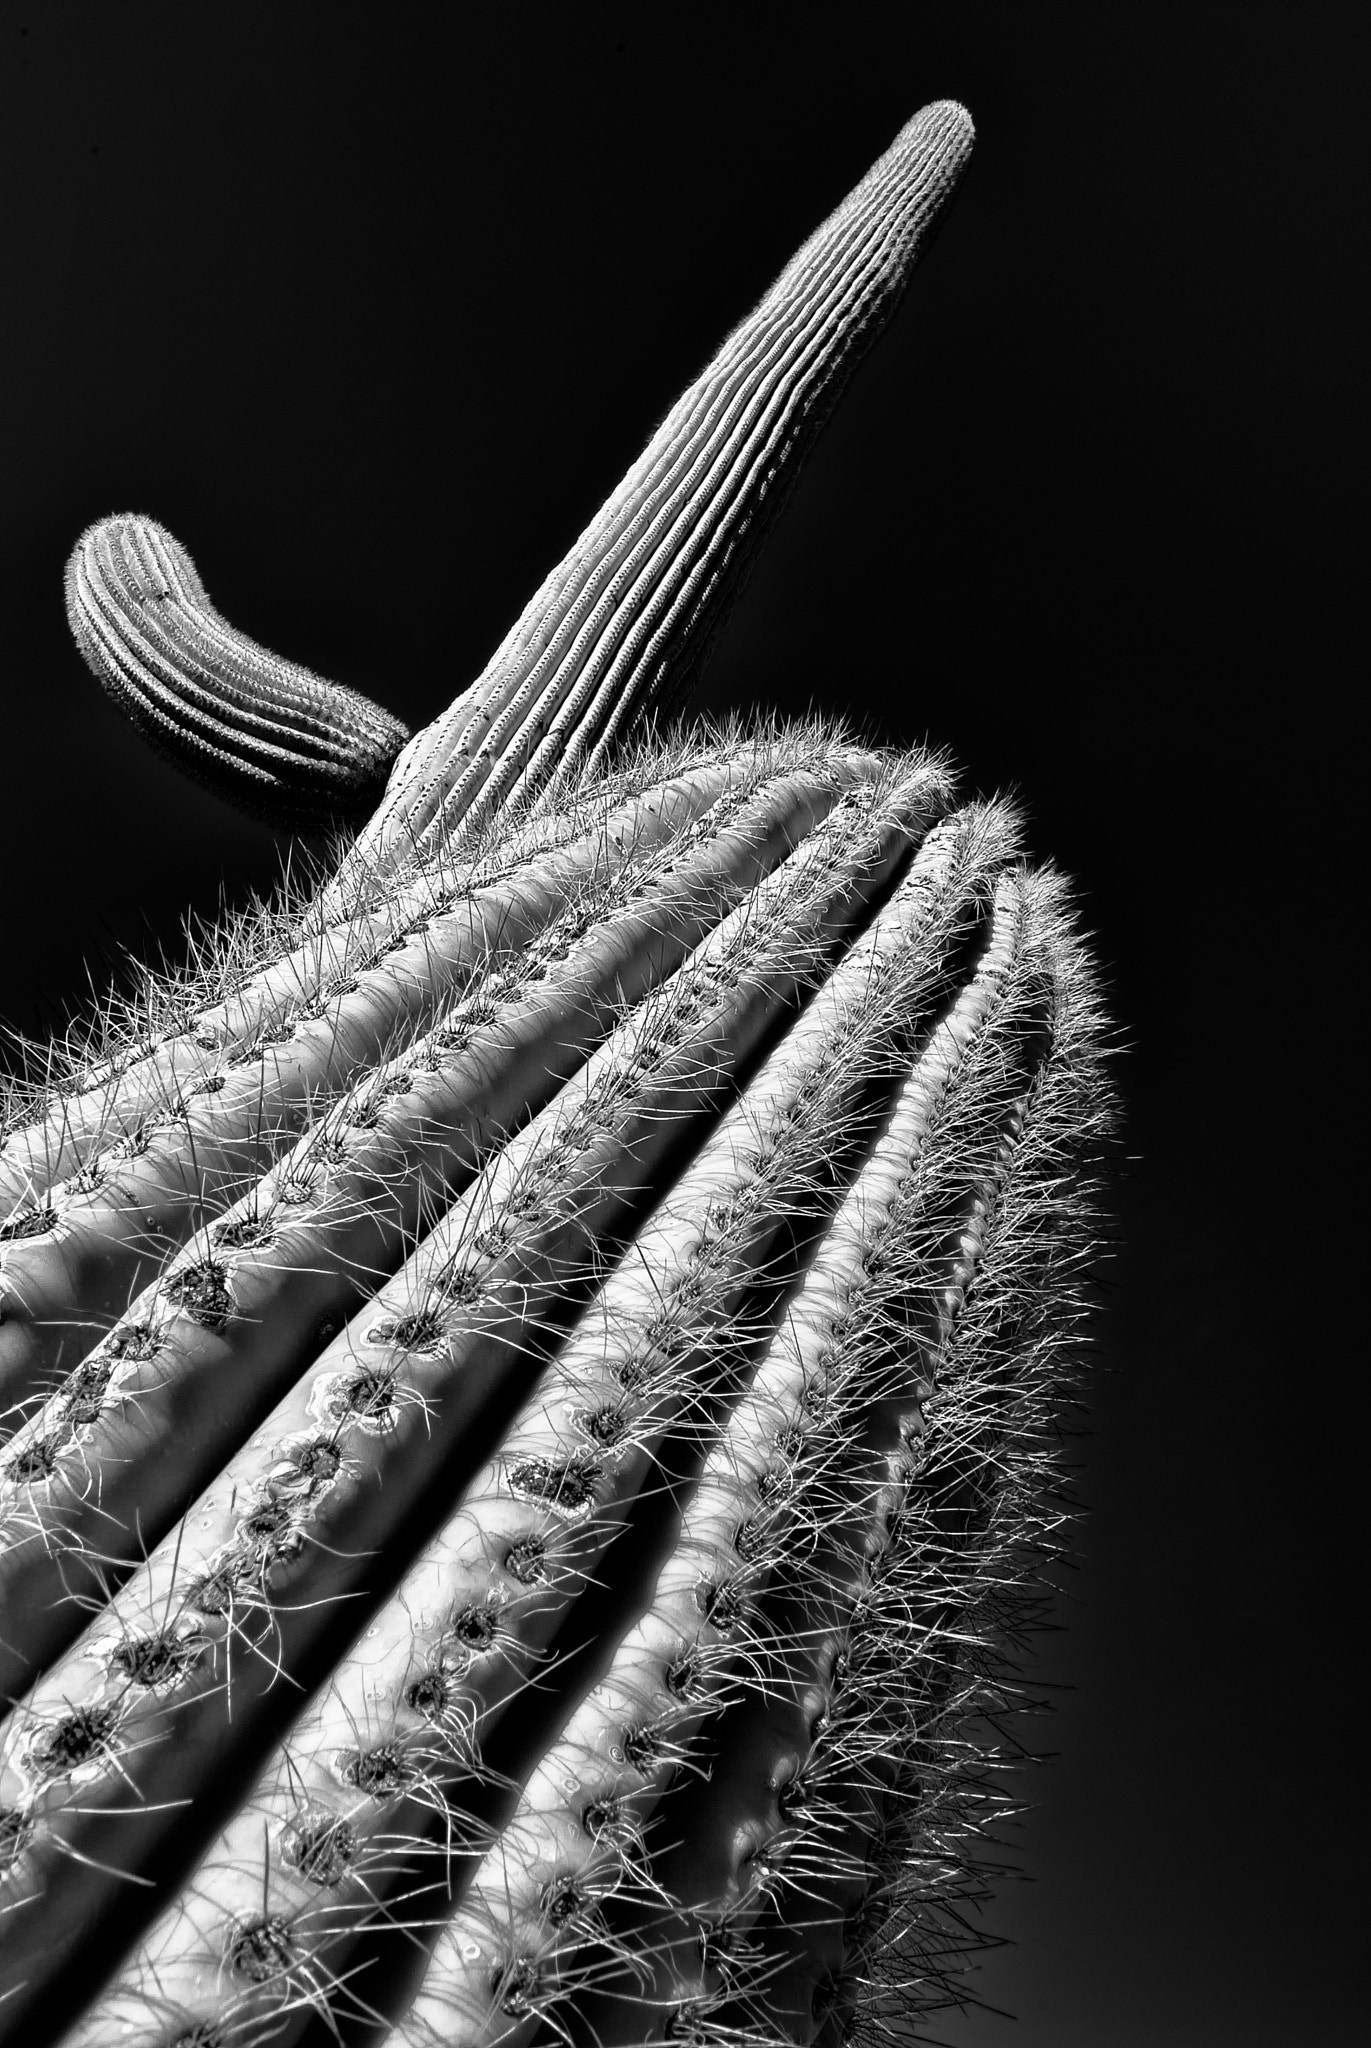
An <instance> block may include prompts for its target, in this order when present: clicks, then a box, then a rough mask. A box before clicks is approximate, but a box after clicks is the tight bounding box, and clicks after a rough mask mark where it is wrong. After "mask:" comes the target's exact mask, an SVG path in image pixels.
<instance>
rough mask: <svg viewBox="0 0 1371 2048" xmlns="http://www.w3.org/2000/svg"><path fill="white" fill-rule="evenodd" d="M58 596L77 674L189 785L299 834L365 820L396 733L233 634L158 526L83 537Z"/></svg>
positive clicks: (151, 523) (344, 696)
mask: <svg viewBox="0 0 1371 2048" xmlns="http://www.w3.org/2000/svg"><path fill="white" fill-rule="evenodd" d="M66 588H67V618H68V621H69V622H70V625H71V630H72V634H73V636H74V637H75V640H76V644H77V646H78V647H79V648H80V650H81V652H82V654H83V655H84V656H85V658H86V661H87V664H88V665H89V667H90V668H91V670H92V671H93V672H94V674H95V675H96V676H97V677H98V679H99V680H100V682H101V683H103V685H104V687H105V689H106V690H107V691H108V693H109V695H110V696H111V697H112V698H113V699H114V701H115V702H116V703H117V704H118V705H119V706H120V708H121V710H123V711H125V712H127V714H128V716H129V717H130V718H131V719H132V720H133V723H134V724H135V725H136V726H137V727H138V729H139V731H140V732H141V733H143V734H144V735H145V736H146V738H148V739H149V740H151V742H152V744H153V745H154V746H155V747H156V748H157V750H158V752H159V753H162V754H165V755H166V756H167V757H168V759H169V760H171V761H174V762H175V764H176V766H177V767H178V768H181V769H183V770H184V771H185V773H186V774H187V775H190V776H192V777H193V778H194V779H195V781H197V782H199V783H202V784H203V785H204V787H205V788H206V789H211V790H213V791H214V793H215V795H216V796H223V797H227V798H228V800H229V801H230V802H231V803H236V804H237V805H238V806H239V807H240V808H241V809H243V810H245V811H251V812H253V813H254V814H255V815H256V816H258V817H262V818H266V819H269V820H271V821H272V822H273V823H276V824H284V825H290V826H292V827H293V828H295V829H296V830H301V829H307V828H309V827H311V826H318V825H325V824H331V823H341V822H359V821H360V820H361V819H363V818H365V817H366V816H367V814H368V812H369V811H370V810H371V809H372V807H373V805H374V804H375V803H376V801H377V799H378V798H379V797H380V795H381V793H382V791H383V790H384V788H385V784H386V777H387V776H388V774H389V773H390V769H391V766H392V764H393V762H394V760H395V758H396V756H397V754H398V753H399V751H400V749H401V747H402V746H403V745H404V743H405V741H406V740H407V739H408V737H409V733H408V731H407V729H406V727H405V726H404V725H402V724H401V722H400V720H399V719H398V718H394V717H392V715H391V714H390V712H388V711H383V710H382V709H381V707H380V705H379V704H373V703H372V702H371V700H370V699H369V698H367V697H363V696H362V695H361V694H360V693H359V692H358V691H356V690H349V689H347V688H346V687H345V686H344V685H343V684H341V683H331V682H326V681H325V680H324V678H323V677H322V676H316V675H314V674H312V673H311V671H310V670H309V669H307V668H301V667H300V665H299V663H298V662H293V661H283V660H282V658H281V657H280V655H277V654H270V653H268V651H267V650H266V648H264V647H259V646H257V645H256V643H255V642H254V641H252V640H249V639H248V638H247V636H246V635H245V634H243V633H239V632H236V631H235V630H234V628H233V627H232V626H230V625H229V624H228V622H227V620H225V619H222V618H221V617H220V616H219V614H218V612H216V611H215V609H214V607H213V605H212V604H211V603H210V601H209V598H208V596H207V595H206V592H205V586H204V584H203V583H202V582H201V580H200V577H199V574H198V572H197V570H196V567H195V564H194V562H192V560H191V558H190V556H189V555H188V554H187V553H186V551H185V549H184V548H183V547H182V546H181V545H180V543H179V542H178V541H176V540H174V539H173V538H172V536H171V535H170V534H169V533H168V532H167V530H166V528H165V527H164V526H159V525H157V523H156V521H155V520H151V519H143V518H140V517H139V516H138V515H137V514H136V513H122V514H117V515H115V516H114V517H113V518H109V519H102V520H100V521H98V522H97V524H96V525H94V526H90V527H87V529H86V531H85V532H84V533H83V534H82V536H81V538H80V540H79V541H78V542H77V543H76V546H75V548H74V549H73V551H72V555H71V559H70V561H69V562H68V564H67V576H66Z"/></svg>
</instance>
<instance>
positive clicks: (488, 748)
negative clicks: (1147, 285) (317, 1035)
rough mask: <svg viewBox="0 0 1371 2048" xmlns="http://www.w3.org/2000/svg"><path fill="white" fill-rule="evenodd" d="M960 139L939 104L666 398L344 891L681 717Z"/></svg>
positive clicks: (410, 750) (921, 239)
mask: <svg viewBox="0 0 1371 2048" xmlns="http://www.w3.org/2000/svg"><path fill="white" fill-rule="evenodd" d="M972 139H973V129H972V124H971V119H970V116H969V115H968V114H967V112H966V109H965V108H964V107H961V106H958V105H957V104H956V102H955V101H951V100H940V101H937V102H936V103H934V104H933V105H931V106H927V107H925V108H924V109H923V110H922V111H921V112H920V113H918V114H916V115H915V116H914V118H913V120H911V121H910V122H908V123H907V125H906V126H905V127H904V128H902V129H901V131H900V133H899V135H897V136H896V138H895V141H894V142H893V143H892V144H891V146H890V148H889V149H888V150H887V152H886V154H885V155H884V156H883V157H881V158H879V159H878V161H877V162H876V163H875V165H873V167H872V169H871V170H870V171H869V172H868V173H867V175H866V177H865V178H863V179H862V180H861V182H860V183H859V184H858V185H857V186H856V187H855V188H854V189H853V191H852V192H851V193H849V195H848V197H847V198H846V199H845V200H844V201H843V202H842V204H841V205H840V206H839V207H838V209H837V210H836V212H835V213H833V214H832V215H831V216H830V218H829V219H828V220H827V221H825V222H824V224H823V226H822V227H821V228H819V229H818V230H817V232H816V233H815V234H814V235H812V236H811V237H810V239H809V241H808V242H806V243H805V244H804V246H803V247H802V248H801V249H800V251H799V252H798V254H797V255H796V256H795V257H794V258H793V259H792V260H791V262H790V263H789V264H788V265H787V266H786V268H785V270H784V271H782V273H781V275H780V277H779V278H778V279H777V280H776V282H775V284H774V285H773V286H772V287H771V290H770V291H769V292H767V293H766V295H765V296H764V297H763V299H762V300H761V302H760V303H759V305H758V306H757V307H756V309H755V311H753V312H752V313H751V314H750V315H749V316H748V317H747V319H745V320H744V321H743V322H742V324H741V325H740V326H739V327H737V328H736V329H735V330H734V332H733V333H732V334H731V335H730V336H729V338H728V339H727V341H725V343H724V344H723V347H722V348H721V349H720V350H719V352H718V354H717V355H716V356H715V358H714V360H713V362H711V363H710V365H709V366H708V368H707V369H705V370H704V371H703V372H702V374H701V375H700V377H699V378H698V379H697V380H696V382H695V383H694V384H693V385H691V387H690V388H689V389H688V390H687V391H686V392H685V393H684V394H683V396H682V397H681V398H679V399H678V400H677V402H676V404H675V405H674V406H673V407H672V408H671V411H670V412H669V413H668V414H667V416H666V418H665V419H664V420H663V422H662V424H661V426H660V427H659V428H658V429H657V431H656V433H655V434H654V435H653V436H652V439H651V440H650V441H649V443H648V445H647V447H646V448H645V449H644V451H643V453H642V455H641V456H640V457H639V459H638V461H637V462H636V463H635V464H634V465H633V467H632V469H631V470H630V471H629V472H628V475H627V476H626V477H625V478H624V481H623V483H622V484H621V485H620V486H619V488H618V490H616V491H615V493H614V494H613V496H612V497H611V498H610V499H609V501H608V503H607V504H606V505H605V507H604V509H603V510H602V511H601V512H600V513H599V514H598V515H597V517H596V518H595V519H594V520H592V522H591V524H590V525H589V526H588V527H587V528H586V530H585V532H584V533H583V534H582V535H581V537H580V539H579V540H578V541H577V542H576V543H575V545H574V546H573V548H572V550H571V552H570V554H569V555H568V556H567V557H566V559H565V560H564V561H563V562H562V563H561V564H560V565H559V566H558V568H556V569H555V570H554V571H553V573H552V574H551V575H550V576H549V577H548V579H547V581H546V582H545V583H544V584H543V586H542V588H541V589H540V590H539V591H538V592H537V593H536V595H535V596H534V597H533V598H532V599H531V601H530V602H529V604H528V606H527V608H526V609H525V611H524V613H523V616H522V617H521V618H520V619H519V621H518V622H517V624H516V625H515V626H514V628H513V629H512V631H511V632H510V634H509V636H508V637H507V639H506V640H505V641H504V642H503V643H502V645H501V646H500V647H499V648H498V649H497V651H496V653H495V655H494V656H493V657H492V659H491V661H490V663H489V665H488V666H487V668H486V669H485V671H484V673H483V674H482V675H481V676H480V677H479V678H478V679H477V681H476V682H475V683H474V684H473V685H472V687H471V688H470V689H469V690H468V691H466V692H465V693H464V694H463V695H462V696H460V697H459V698H458V699H457V700H456V702H455V703H454V704H453V705H452V707H451V709H450V710H448V711H446V712H444V713H443V714H442V715H441V717H439V718H437V719H435V720H434V722H433V723H432V724H431V725H429V726H426V727H425V728H424V729H423V730H422V731H421V732H419V733H417V734H416V735H415V737H414V739H412V740H411V741H410V742H409V744H408V746H407V747H406V748H405V750H404V752H403V753H402V754H401V756H400V759H399V761H398V762H397V764H396V767H395V771H394V773H393V775H392V777H391V781H390V785H389V788H388V789H387V792H386V795H385V798H384V800H383V802H382V803H381V805H380V807H379V809H378V810H377V812H376V814H375V816H374V817H373V818H372V819H371V821H370V823H369V824H368V825H367V826H366V828H365V829H364V831H363V832H362V833H361V834H360V835H359V837H358V840H357V843H356V846H355V847H354V849H353V851H352V853H351V854H350V855H349V856H348V858H347V860H346V861H345V862H344V865H343V869H342V876H343V878H347V877H348V876H350V875H351V874H352V873H353V872H354V871H355V869H356V868H357V867H359V866H361V867H363V868H364V869H365V868H371V869H374V870H375V871H376V872H378V873H382V874H388V873H391V872H394V871H395V870H396V869H397V867H403V865H404V864H406V863H407V862H409V861H411V860H414V859H421V858H424V857H426V856H427V855H428V854H430V853H431V852H432V850H433V848H434V847H435V846H436V845H438V844H440V843H441V841H442V838H443V836H444V835H445V834H446V833H448V832H450V831H451V829H452V826H453V824H454V823H455V821H456V820H457V819H459V818H461V817H462V816H464V815H465V814H466V813H467V811H468V810H469V809H470V808H471V807H472V806H473V805H479V806H481V807H488V806H490V805H493V804H497V803H500V802H502V801H504V800H505V798H506V797H507V796H508V795H509V793H510V792H511V790H513V789H515V788H516V787H518V786H519V785H520V783H532V784H533V785H535V786H536V785H539V784H541V783H543V782H544V781H548V780H551V781H552V782H553V783H554V784H556V783H558V782H561V783H565V784H567V785H571V784H574V781H575V779H576V777H577V776H579V775H580V774H582V773H583V772H585V770H586V769H587V768H590V767H593V766H594V764H595V762H596V761H597V759H598V758H599V757H600V755H601V754H602V752H603V751H604V749H605V748H606V747H607V746H608V745H609V744H610V742H611V741H612V740H613V739H614V737H615V735H616V733H617V732H618V731H619V729H620V728H621V726H622V725H623V724H624V723H625V721H626V720H634V719H641V718H643V717H644V716H645V714H646V713H648V712H649V711H653V710H655V711H657V712H666V711H668V710H670V709H672V708H674V706H675V705H676V704H677V703H678V702H679V701H680V698H681V696H682V695H683V693H684V691H685V689H686V688H687V687H688V684H689V682H690V680H691V679H692V677H693V675H694V674H695V672H696V670H697V669H698V666H699V664H700V662H701V661H702V660H703V659H704V656H705V654H706V653H707V651H708V648H709V645H710V643H711V642H712V640H713V638H714V636H715V634H716V633H717V632H718V630H719V627H720V626H721V624H722V622H723V620H724V618H725V617H726V616H727V612H728V609H729V606H730V605H731V603H732V601H733V598H734V597H735V596H736V594H737V591H738V589H739V588H740V587H741V585H742V582H743V579H744V576H745V572H746V568H747V566H748V565H749V564H750V562H751V560H752V558H753V556H754V554H755V553H756V550H757V548H758V546H759V545H760V542H761V540H762V539H763V538H764V536H765V534H766V532H767V531H768V530H769V528H770V526H771V523H772V520H773V519H774V517H775V515H776V513H777V511H778V510H779V508H780V505H781V503H782V502H783V499H784V496H785V494H786V492H787V490H788V488H789V486H790V484H791V483H792V482H793V480H794V477H795V474H796V471H797V470H798V467H799V464H800V462H801V461H802V460H803V458H804V456H805V454H806V453H807V452H808V450H809V449H810V448H811V447H812V446H813V444H814V441H815V439H816V437H817V435H818V433H819V430H820V428H821V427H822V426H823V424H824V422H825V421H826V420H827V418H828V416H829V414H830V413H831V411H832V409H833V407H834V405H835V404H836V402H837V400H838V397H839V395H840V394H841V391H842V389H843V386H844V384H845V383H846V381H847V378H848V377H849V376H850V374H851V372H852V370H853V369H854V368H855V367H856V364H857V363H858V362H859V361H860V359H861V356H862V355H863V354H864V353H865V351H866V349H867V348H868V347H869V345H870V343H871V342H872V340H873V339H874V338H875V336H876V335H877V334H878V333H879V332H880V330H881V328H882V327H883V326H884V324H885V322H886V321H887V320H888V319H889V317H890V315H891V313H892V312H893V311H894V309H895V307H896V306H897V305H898V303H899V300H900V297H901V295H902V293H903V291H904V287H905V284H906V282H907V280H908V277H909V273H910V271H911V270H912V268H913V266H914V263H915V261H916V260H917V258H918V256H919V254H920V253H921V251H922V250H923V248H924V247H925V246H926V244H927V242H928V239H929V236H930V234H931V233H932V230H933V228H934V227H935V225H936V223H937V221H938V220H939V218H940V217H941V215H942V212H943V210H944V208H945V207H946V205H947V202H948V200H949V199H950V198H951V196H952V193H953V192H954V190H955V189H956V186H957V182H958V180H959V178H960V177H961V174H962V172H963V170H964V168H965V166H966V163H967V160H968V158H969V156H970V153H971V145H972Z"/></svg>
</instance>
